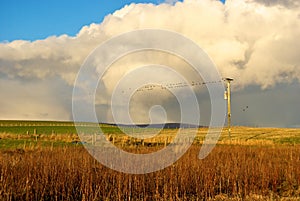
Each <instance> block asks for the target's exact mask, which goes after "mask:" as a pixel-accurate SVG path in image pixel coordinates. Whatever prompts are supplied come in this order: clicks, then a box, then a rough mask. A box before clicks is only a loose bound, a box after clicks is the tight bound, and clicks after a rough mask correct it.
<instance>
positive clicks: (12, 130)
mask: <svg viewBox="0 0 300 201" xmlns="http://www.w3.org/2000/svg"><path fill="white" fill-rule="evenodd" d="M82 126H85V130H86V132H87V133H88V132H89V129H91V128H89V125H84V124H83V125H82ZM101 128H102V130H103V131H104V133H105V135H106V137H107V139H108V140H110V141H111V142H112V143H114V144H115V145H116V146H118V147H120V148H122V149H124V150H126V151H128V152H134V153H147V152H153V151H155V150H158V149H161V148H163V147H164V146H166V145H167V144H169V143H170V142H171V141H172V139H173V138H174V135H175V134H176V131H177V129H164V130H162V131H161V132H160V133H159V135H158V136H157V137H154V138H151V139H147V140H145V141H141V140H138V139H134V138H129V137H126V136H125V135H124V134H123V133H122V132H121V131H120V129H118V128H116V127H114V126H109V125H101ZM124 129H127V130H126V131H127V132H132V133H142V134H145V133H151V132H156V131H157V130H156V129H146V130H144V129H138V128H124ZM92 130H93V129H92ZM187 131H188V129H187ZM206 132H207V129H206V128H200V129H199V130H198V134H197V137H196V139H195V140H194V143H193V145H192V146H191V148H190V149H189V150H188V151H187V153H186V154H185V155H184V156H183V157H182V158H181V159H180V160H178V161H177V162H176V163H175V164H174V165H172V166H170V167H168V168H165V169H163V170H161V171H158V172H154V173H149V174H144V175H130V174H124V173H119V172H116V171H114V170H111V169H109V168H107V167H105V166H103V165H101V164H99V163H98V162H97V161H96V160H95V159H93V158H92V157H91V156H90V155H89V154H88V153H87V151H86V150H85V149H84V147H83V146H82V144H81V143H79V141H80V139H79V138H78V136H77V134H76V129H75V128H74V125H73V124H72V123H69V122H51V123H50V122H25V121H23V122H20V121H14V122H12V121H0V138H1V139H0V180H1V181H0V200H249V201H251V200H300V168H299V167H300V130H299V129H278V128H247V127H234V128H232V133H231V139H229V137H228V134H227V132H226V130H223V132H222V135H221V138H220V140H219V142H218V145H217V146H216V147H215V149H214V150H213V151H212V152H211V153H210V155H209V156H208V157H207V158H205V159H203V160H199V159H198V158H197V156H198V153H199V150H200V148H201V144H202V143H203V140H204V137H205V134H206ZM141 165H143V164H141Z"/></svg>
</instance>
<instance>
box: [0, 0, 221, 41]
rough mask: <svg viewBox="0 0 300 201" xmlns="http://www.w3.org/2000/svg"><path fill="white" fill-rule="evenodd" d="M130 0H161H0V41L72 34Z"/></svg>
mask: <svg viewBox="0 0 300 201" xmlns="http://www.w3.org/2000/svg"><path fill="white" fill-rule="evenodd" d="M222 1H223V0H222ZM132 2H134V3H154V4H159V3H161V2H163V0H113V1H99V0H89V1H84V0H62V1H61V0H51V1H36V0H26V1H19V0H1V1H0V30H1V31H0V42H1V41H2V42H3V41H13V40H18V39H22V40H31V41H32V40H37V39H44V38H47V37H48V36H51V35H61V34H67V35H70V36H73V35H75V34H76V33H77V32H78V31H79V30H80V29H81V28H82V26H84V25H89V24H91V23H93V22H94V23H100V22H101V21H102V20H103V18H104V17H105V16H106V15H108V14H110V13H113V12H114V11H115V10H118V9H120V8H122V7H123V6H124V5H126V4H130V3H132Z"/></svg>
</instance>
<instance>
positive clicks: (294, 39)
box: [0, 0, 300, 127]
mask: <svg viewBox="0 0 300 201" xmlns="http://www.w3.org/2000/svg"><path fill="white" fill-rule="evenodd" d="M299 10H300V5H299V3H298V2H297V1H292V0H276V1H274V0H227V1H226V3H225V2H223V3H221V2H219V1H217V0H184V1H176V0H167V1H163V0H151V1H143V0H140V1H129V0H128V1H119V0H116V1H96V0H91V1H89V2H86V1H69V0H66V1H58V0H53V1H47V3H45V2H42V1H33V0H29V1H16V0H12V1H7V0H3V1H1V2H0V94H1V99H0V105H1V107H0V119H24V120H71V119H72V91H73V85H74V81H75V78H76V75H77V73H78V70H79V68H80V66H81V65H82V63H83V61H84V60H85V59H86V58H87V56H88V55H89V54H90V53H91V52H92V50H93V49H95V48H96V47H97V46H98V45H99V44H101V43H102V42H104V41H106V40H108V39H110V38H112V37H113V36H116V35H119V34H122V33H125V32H128V31H133V30H137V29H144V28H147V29H149V28H154V29H166V30H170V31H174V32H177V33H180V34H183V35H184V36H186V37H187V38H189V39H191V40H193V41H194V42H195V43H197V44H198V45H199V46H200V47H201V48H202V49H203V50H204V51H205V52H207V54H208V55H209V57H210V58H211V60H212V61H213V62H214V63H215V64H216V66H217V68H218V70H219V72H220V74H221V75H222V77H227V76H229V77H233V78H234V79H235V80H234V82H233V83H232V122H233V124H234V125H245V126H265V127H300V107H299V100H300V93H299V91H300V84H299V81H300V57H299V56H298V52H299V48H300V42H299V40H298V38H299V35H300V22H299V21H300V13H299ZM149 54H150V55H151V58H152V56H153V55H152V54H153V53H149ZM169 57H170V56H168V57H167V58H168V59H169V60H171V59H170V58H169ZM147 58H149V55H148V54H144V55H138V59H137V58H135V59H127V60H126V59H125V60H124V61H123V63H119V64H118V63H116V64H115V66H114V67H113V68H112V70H111V72H110V74H109V73H108V74H107V75H106V79H105V80H104V86H105V87H106V91H107V93H108V94H110V93H111V92H112V89H111V88H110V87H111V86H112V85H113V84H114V83H113V82H112V80H114V79H116V78H117V77H116V75H118V72H123V71H124V73H125V69H127V68H125V67H123V66H124V65H125V64H126V66H130V65H133V63H135V64H141V61H143V62H144V63H151V61H150V60H149V59H148V60H147ZM156 59H157V62H161V63H164V62H165V63H168V64H169V65H174V66H176V65H179V64H181V63H180V62H181V61H176V62H174V63H172V64H171V63H170V62H169V61H166V60H168V59H166V57H164V56H162V55H156ZM173 59H174V58H173ZM171 61H174V60H171ZM120 69H122V70H120ZM127 70H128V69H127ZM147 76H150V75H145V77H142V78H143V79H147ZM102 96H105V95H103V94H102ZM200 96H201V95H199V97H200ZM162 97H163V98H162V102H161V104H163V105H165V106H166V107H167V108H168V109H169V110H170V112H169V113H168V114H170V115H171V117H170V119H169V121H172V120H173V121H175V120H176V118H172V115H174V116H176V114H177V113H178V109H176V107H177V106H176V103H174V101H173V99H171V98H170V97H169V95H166V94H165V95H163V96H162ZM98 98H99V100H100V99H101V100H102V99H105V97H101V95H99V97H98ZM106 98H107V97H106ZM202 98H203V101H202V102H201V103H200V107H201V108H203V110H202V111H203V114H202V116H204V118H203V120H202V122H201V123H202V124H208V121H209V118H208V117H209V109H207V108H208V107H209V104H208V102H209V101H208V100H207V98H206V97H205V95H203V96H202ZM147 101H148V102H147ZM100 102H101V101H100ZM135 103H136V110H137V111H147V109H149V104H150V103H152V102H151V100H150V99H149V98H148V99H147V100H145V98H142V97H141V98H136V100H135ZM141 103H145V104H141ZM108 107H109V104H108V103H107V102H105V101H104V102H101V104H99V108H100V109H99V111H98V112H99V114H101V115H102V114H105V115H102V116H101V115H100V116H101V117H99V118H100V119H101V121H107V122H110V121H112V120H111V115H107V114H108V113H109V112H108V110H109V109H108ZM144 116H147V112H142V113H141V114H140V116H139V115H136V117H134V118H135V119H137V121H139V122H143V121H147V119H148V117H147V118H144Z"/></svg>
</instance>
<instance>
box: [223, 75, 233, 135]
mask: <svg viewBox="0 0 300 201" xmlns="http://www.w3.org/2000/svg"><path fill="white" fill-rule="evenodd" d="M224 80H225V81H226V82H227V89H226V92H225V99H227V123H228V136H229V138H230V139H231V128H230V126H231V125H230V124H231V105H230V99H231V97H230V96H231V94H230V82H232V81H233V79H232V78H228V77H227V78H225V79H224Z"/></svg>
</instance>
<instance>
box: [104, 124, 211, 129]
mask: <svg viewBox="0 0 300 201" xmlns="http://www.w3.org/2000/svg"><path fill="white" fill-rule="evenodd" d="M101 124H106V125H111V126H120V127H129V128H133V127H140V128H145V127H149V128H169V129H176V128H204V127H206V126H198V125H193V124H181V123H166V124H136V125H132V124H118V125H117V124H109V123H101Z"/></svg>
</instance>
